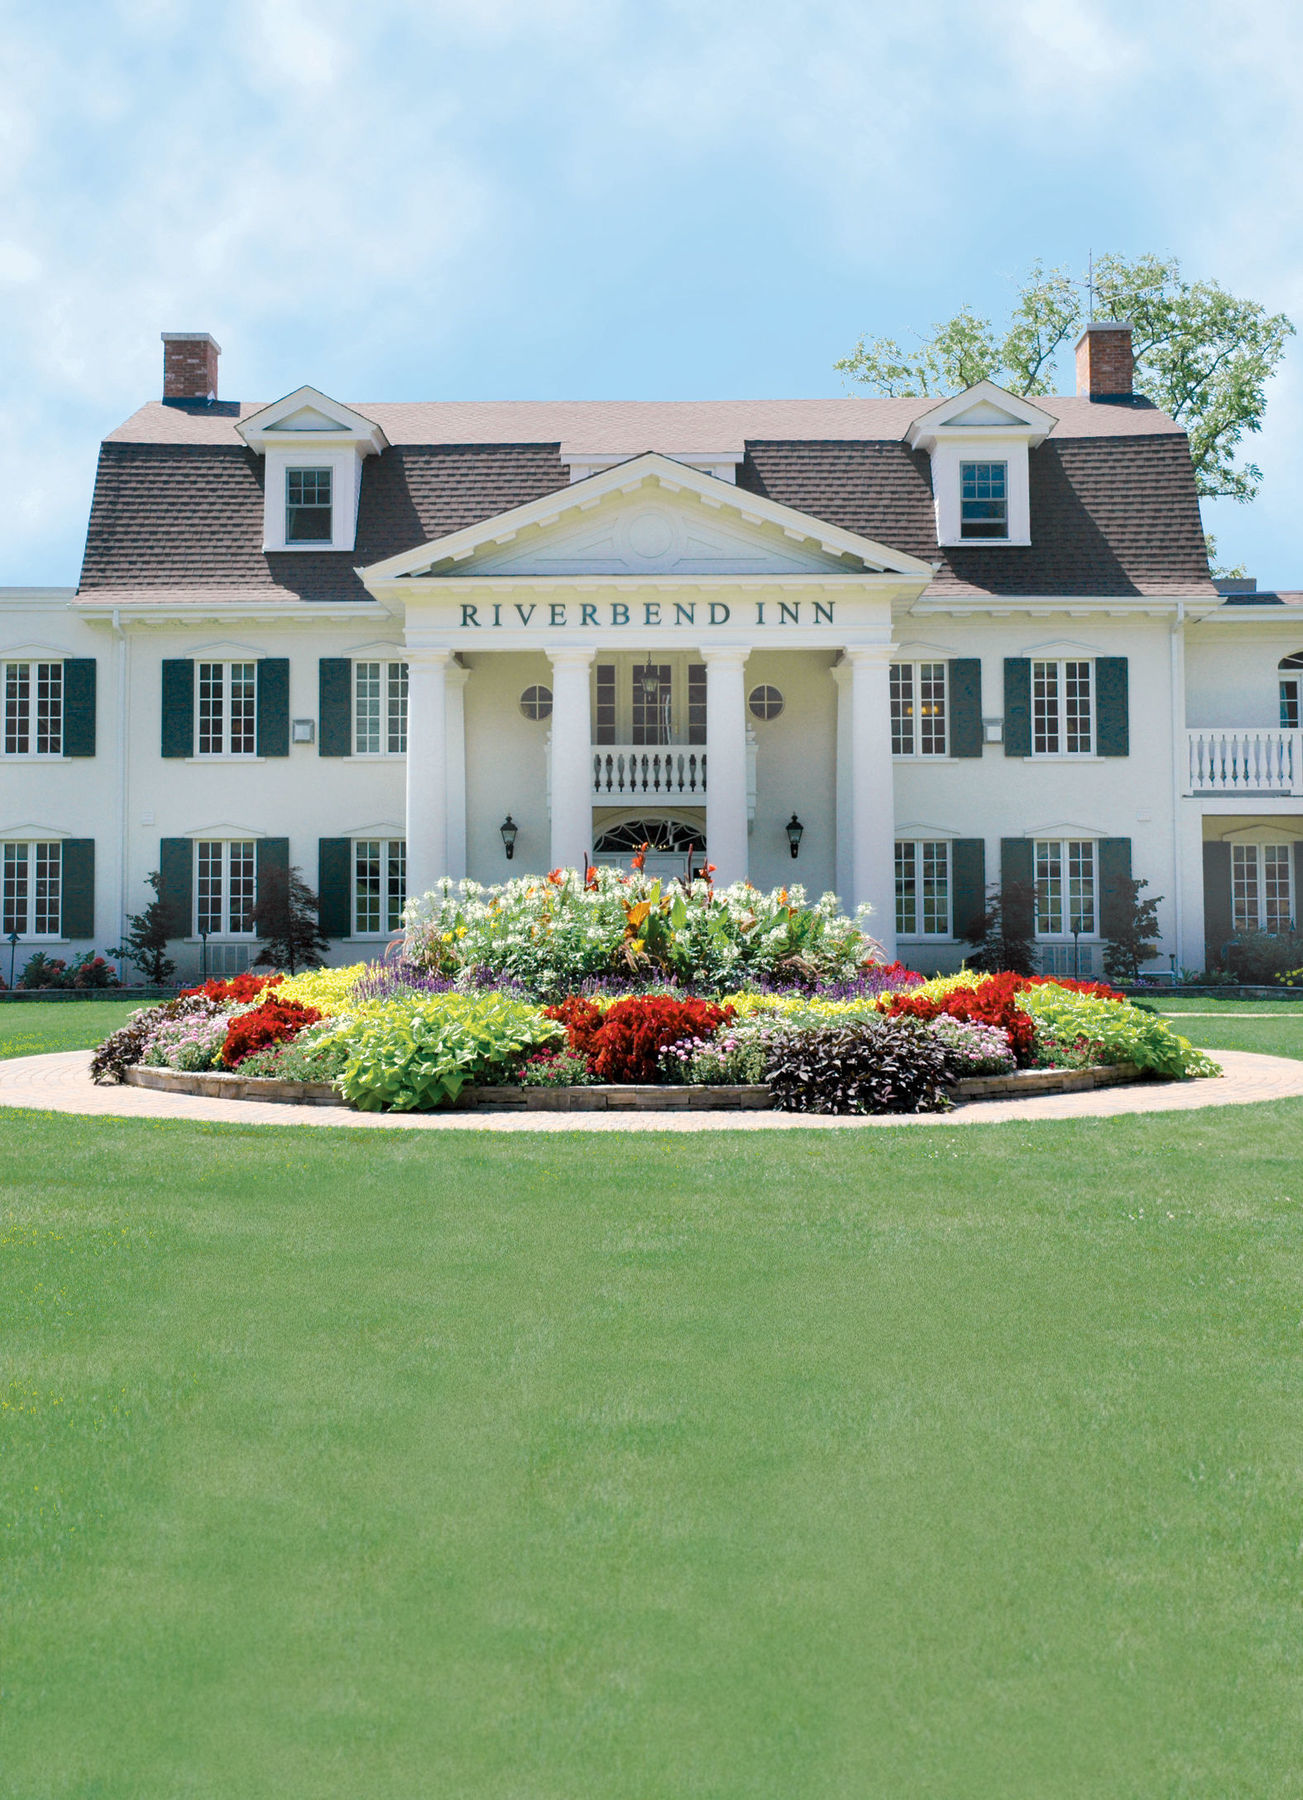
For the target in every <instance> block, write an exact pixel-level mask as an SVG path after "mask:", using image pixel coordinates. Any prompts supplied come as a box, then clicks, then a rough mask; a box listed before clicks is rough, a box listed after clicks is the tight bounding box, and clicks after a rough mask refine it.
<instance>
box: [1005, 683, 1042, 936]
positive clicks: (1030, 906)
mask: <svg viewBox="0 0 1303 1800" xmlns="http://www.w3.org/2000/svg"><path fill="white" fill-rule="evenodd" d="M1007 666H1008V665H1007V664H1006V667H1007ZM1015 886H1020V887H1022V888H1023V889H1024V892H1023V893H1022V894H1016V893H1015V892H1014V888H1015ZM1035 894H1036V864H1035V858H1034V854H1033V845H1032V840H1031V839H1030V838H1001V839H1000V898H1001V904H1002V906H1003V909H1004V922H1005V929H1006V930H1007V931H1008V933H1009V935H1010V936H1011V937H1028V938H1029V937H1031V936H1032V935H1033V933H1034V932H1035V929H1036V901H1035Z"/></svg>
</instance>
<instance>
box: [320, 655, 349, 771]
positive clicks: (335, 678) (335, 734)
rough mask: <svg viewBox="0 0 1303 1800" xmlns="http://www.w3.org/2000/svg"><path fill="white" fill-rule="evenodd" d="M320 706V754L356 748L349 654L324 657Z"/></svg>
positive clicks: (337, 754)
mask: <svg viewBox="0 0 1303 1800" xmlns="http://www.w3.org/2000/svg"><path fill="white" fill-rule="evenodd" d="M319 680H320V689H319V701H318V707H317V754H318V755H319V756H350V755H351V754H352V751H353V665H352V663H351V662H350V661H349V659H348V657H346V656H323V657H322V659H321V670H320V676H319Z"/></svg>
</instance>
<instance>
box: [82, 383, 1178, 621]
mask: <svg viewBox="0 0 1303 1800" xmlns="http://www.w3.org/2000/svg"><path fill="white" fill-rule="evenodd" d="M920 404H923V405H927V404H930V403H926V402H925V403H920V402H919V401H917V400H906V401H898V400H867V399H864V400H861V399H848V400H812V401H758V402H744V401H727V402H701V403H696V402H682V403H678V402H676V403H656V402H645V403H644V402H630V403H617V402H611V403H606V402H594V403H591V404H590V403H576V404H575V405H574V406H563V405H561V404H559V403H558V404H555V405H553V404H551V403H533V402H528V403H514V402H513V403H510V404H508V403H505V402H504V403H498V402H483V403H458V402H447V403H437V404H434V403H432V404H429V405H424V404H413V405H410V406H383V407H382V406H370V407H365V406H360V407H358V408H357V410H358V411H360V412H363V413H365V414H366V415H367V416H368V417H370V418H374V419H375V420H376V421H377V422H378V423H380V424H382V425H383V428H384V431H385V433H386V436H387V437H388V438H389V439H390V442H391V445H392V446H393V447H392V448H390V449H387V450H385V451H383V452H382V453H381V454H380V455H379V456H374V457H368V458H367V459H366V462H365V463H364V465H363V475H362V492H361V501H360V505H359V512H358V531H357V546H356V549H355V550H354V551H352V552H340V551H335V552H330V551H325V552H292V553H288V554H277V553H275V552H272V553H265V552H264V551H263V549H262V528H263V498H262V479H263V462H262V458H261V457H260V456H257V455H256V454H255V453H254V452H252V451H251V450H248V449H246V448H245V446H244V445H243V443H242V442H241V440H240V439H239V437H238V436H237V435H236V433H235V429H234V426H235V420H236V418H237V417H239V416H243V415H247V413H249V412H253V411H255V410H258V409H257V408H255V407H252V406H249V407H245V408H243V409H241V408H240V407H239V406H237V405H236V404H235V403H226V404H223V405H220V406H217V407H212V408H203V407H196V408H188V407H178V406H163V405H161V404H159V403H153V404H151V405H150V406H147V407H144V408H142V409H141V411H140V412H139V413H137V414H136V415H135V417H134V418H133V419H131V420H129V421H128V422H127V424H126V425H124V426H122V427H121V428H120V429H119V430H118V431H116V432H113V433H112V434H111V435H110V437H109V438H108V439H106V441H105V443H104V444H103V446H102V447H101V451H100V464H99V471H98V474H97V478H96V483H95V495H94V499H93V501H92V505H91V516H90V524H89V530H88V533H87V541H86V556H85V561H84V564H83V568H82V579H81V590H80V591H81V592H82V593H83V594H86V595H88V596H89V595H90V594H91V593H94V594H95V595H96V596H97V597H102V596H103V595H104V593H106V592H109V591H114V590H119V591H122V592H126V591H131V592H133V593H134V594H138V593H139V592H140V591H141V590H146V591H148V592H150V593H156V594H157V596H158V598H159V600H160V601H162V600H164V599H166V598H168V597H170V595H171V594H172V593H173V592H178V591H180V590H184V591H185V592H186V594H187V597H190V596H193V595H194V594H195V593H196V592H202V591H204V590H209V591H211V592H212V593H213V595H214V597H217V598H220V597H221V595H222V594H223V593H231V592H233V591H235V590H238V591H239V592H240V593H241V594H247V593H251V592H257V591H262V592H265V593H266V595H267V598H268V599H281V600H284V599H296V598H297V599H303V600H317V601H339V600H363V599H366V598H367V594H366V590H365V589H364V588H363V586H362V584H361V582H360V581H359V580H358V578H357V576H356V575H355V574H354V567H355V565H361V566H365V565H366V564H369V563H373V562H379V561H381V560H383V559H384V558H386V557H389V556H394V555H397V554H398V553H400V552H401V551H404V550H409V549H413V548H415V547H416V546H417V545H419V544H422V543H426V542H429V541H430V540H431V539H433V538H437V537H441V536H443V535H445V534H446V533H448V532H452V531H456V530H459V529H461V528H463V527H464V526H467V525H473V524H476V523H478V522H479V521H481V520H483V519H488V518H492V517H494V516H495V515H496V514H498V513H501V512H505V511H507V510H508V509H509V508H511V507H513V506H520V505H523V504H525V503H526V502H528V501H530V500H535V499H538V498H540V497H541V496H543V495H544V494H548V493H553V492H555V491H557V490H558V489H561V488H564V487H565V486H566V485H567V483H568V471H567V469H566V467H565V463H564V452H565V447H566V443H567V441H568V442H569V443H570V445H571V447H572V448H574V449H585V450H588V451H590V452H592V453H595V454H600V453H601V452H602V451H603V450H607V451H614V450H617V449H622V450H625V451H627V452H628V453H629V454H630V455H634V454H637V453H638V452H640V451H643V450H647V449H666V450H675V451H677V452H679V453H680V454H685V453H690V452H691V451H692V450H693V449H696V450H698V451H700V452H702V453H705V452H706V451H709V450H714V451H721V450H728V449H730V448H734V447H736V448H737V449H739V450H741V449H743V448H745V452H746V454H745V460H744V461H743V463H742V464H741V466H740V467H739V470H738V481H739V485H741V486H743V487H746V488H748V489H750V490H751V491H753V492H755V493H760V494H766V495H768V496H769V497H770V498H771V499H773V500H777V501H781V502H782V503H783V504H784V505H787V506H792V507H796V508H798V509H799V510H801V511H803V512H808V513H810V514H812V515H813V516H814V517H816V518H820V519H824V520H826V521H828V523H830V524H834V525H840V526H843V527H844V528H846V529H848V530H851V531H856V532H859V533H861V534H862V535H864V536H866V537H869V538H873V539H876V540H877V541H878V542H880V543H884V544H888V545H891V546H893V547H894V548H896V549H899V550H903V551H907V552H909V553H910V554H912V555H914V556H918V557H921V558H923V559H924V560H927V561H931V562H937V563H939V564H940V567H939V570H938V573H937V576H936V579H935V581H934V582H933V583H932V585H931V587H930V588H929V590H928V591H929V593H930V594H935V595H956V596H964V595H971V596H974V597H977V596H980V595H982V594H1003V595H1020V594H1026V595H1047V596H1052V595H1099V596H1102V597H1107V596H1111V595H1146V594H1147V595H1155V596H1167V595H1187V596H1195V595H1208V594H1211V592H1212V589H1211V586H1210V584H1209V580H1208V570H1207V561H1206V557H1205V554H1204V543H1203V533H1202V529H1201V526H1200V521H1199V505H1198V500H1197V497H1196V494H1195V488H1194V478H1193V473H1192V471H1191V467H1190V456H1189V449H1188V445H1187V442H1186V439H1185V437H1184V434H1182V433H1181V432H1179V431H1178V430H1177V429H1176V428H1175V427H1174V426H1173V425H1172V423H1171V421H1170V420H1168V419H1167V418H1166V417H1165V415H1163V414H1162V413H1159V412H1157V411H1156V410H1155V409H1154V408H1152V407H1149V406H1146V405H1139V406H1113V405H1105V404H1100V403H1098V402H1091V401H1085V400H1076V399H1054V400H1044V401H1041V400H1038V401H1037V404H1038V405H1041V406H1044V407H1045V408H1046V410H1047V411H1052V412H1054V414H1055V416H1056V418H1057V419H1058V421H1059V423H1058V424H1057V425H1056V427H1055V430H1054V432H1053V433H1051V435H1050V437H1049V438H1047V439H1046V441H1045V443H1044V444H1043V445H1041V447H1040V448H1039V449H1036V450H1033V451H1031V452H1030V472H1031V507H1032V532H1033V540H1034V541H1033V543H1032V545H1031V547H1030V548H1027V549H1001V548H997V547H994V546H983V547H981V548H978V547H973V548H962V549H960V548H952V549H949V550H944V551H943V550H940V549H939V548H938V546H937V542H936V531H935V521H934V514H933V507H932V492H931V479H930V465H929V462H928V459H927V457H926V456H925V455H924V454H923V453H922V452H916V451H911V450H909V449H908V448H907V446H906V445H905V444H904V442H903V441H902V435H901V434H902V433H903V432H904V430H905V429H906V428H907V426H908V424H909V422H910V420H911V419H912V418H913V417H915V416H916V415H917V413H918V411H919V409H920ZM472 415H474V416H473V417H472ZM562 415H565V416H564V417H563V416H562ZM774 422H778V423H781V424H782V425H783V426H784V429H783V430H782V431H781V432H773V431H770V432H763V431H760V430H758V429H753V427H757V426H759V425H760V424H762V423H771V424H772V423H774ZM454 424H457V425H460V426H461V427H462V429H463V431H464V432H465V433H466V435H464V436H463V437H462V438H461V439H459V440H458V441H456V442H449V441H445V440H443V439H442V438H441V437H439V436H438V435H437V433H438V432H442V431H444V430H448V429H451V428H452V426H453V425H454ZM508 424H510V425H511V426H512V427H513V428H514V429H515V430H516V431H517V432H518V433H520V435H518V436H515V437H511V438H493V439H485V438H481V437H479V436H478V435H476V434H477V433H478V432H483V431H489V430H501V429H503V428H504V427H505V426H507V425H508ZM798 425H799V426H801V427H802V428H803V429H801V430H799V431H798V430H796V429H795V427H797V426H798ZM472 426H473V427H474V432H472V430H471V427H472ZM531 426H533V428H536V429H538V430H540V431H542V430H543V429H544V428H545V427H546V428H547V429H548V430H549V431H550V433H551V435H549V436H547V437H539V438H535V437H533V436H532V435H530V428H531ZM816 426H819V427H822V429H820V430H815V429H814V428H815V427H816ZM1106 427H1107V428H1108V429H1106ZM744 428H745V433H744V435H742V436H740V437H739V436H737V435H736V434H737V433H738V432H742V431H743V430H744ZM635 430H641V431H642V432H643V433H644V434H645V435H644V436H643V437H642V438H635V437H633V436H632V435H631V434H632V433H633V432H634V431H635ZM413 431H424V432H425V433H426V434H427V435H426V436H425V437H424V439H422V440H421V441H419V442H416V441H413V440H412V438H411V436H410V434H411V432H413ZM726 431H729V432H733V433H734V434H735V435H734V436H733V437H731V438H727V439H724V438H723V437H721V435H720V434H721V433H724V432H726ZM1069 433H1071V435H1069ZM567 434H573V435H570V436H569V437H567ZM696 434H699V435H696ZM1060 434H1062V435H1060ZM687 435H695V442H691V441H685V436H687Z"/></svg>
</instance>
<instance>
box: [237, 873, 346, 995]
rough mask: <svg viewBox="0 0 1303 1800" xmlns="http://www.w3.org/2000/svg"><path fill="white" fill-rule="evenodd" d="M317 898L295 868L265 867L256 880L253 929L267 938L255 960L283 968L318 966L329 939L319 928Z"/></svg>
mask: <svg viewBox="0 0 1303 1800" xmlns="http://www.w3.org/2000/svg"><path fill="white" fill-rule="evenodd" d="M320 909H321V901H320V900H319V899H318V898H317V896H316V895H315V894H314V893H313V891H312V889H311V888H310V887H309V886H308V884H307V882H306V881H304V879H303V877H302V874H301V872H300V871H299V870H298V869H268V870H267V871H266V873H265V874H264V875H263V876H262V879H261V880H260V881H259V883H258V903H257V905H256V906H255V907H254V909H253V924H254V929H255V930H256V931H257V932H258V934H259V936H260V937H264V938H265V939H266V940H267V942H266V944H265V945H264V947H263V949H262V952H261V954H260V955H259V956H258V958H257V961H258V962H259V963H270V964H271V965H272V966H273V967H274V968H277V969H287V970H288V971H289V973H290V974H291V975H297V974H298V972H299V970H300V969H319V968H321V966H322V961H323V958H322V954H321V953H322V951H323V950H328V949H329V948H330V939H329V938H328V937H327V936H326V935H325V933H324V932H323V931H322V929H321V919H320Z"/></svg>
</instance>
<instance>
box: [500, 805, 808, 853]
mask: <svg viewBox="0 0 1303 1800" xmlns="http://www.w3.org/2000/svg"><path fill="white" fill-rule="evenodd" d="M498 830H499V831H500V832H501V833H502V848H503V849H504V850H505V851H506V853H507V861H508V862H510V861H511V859H512V857H513V856H514V855H515V854H516V833H517V832H518V831H519V830H520V827H519V825H517V823H516V821H515V820H514V819H513V818H512V816H511V814H510V813H508V814H507V816H506V818H505V819H504V820H503V821H502V823H501V825H499V826H498ZM793 854H795V852H793Z"/></svg>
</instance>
